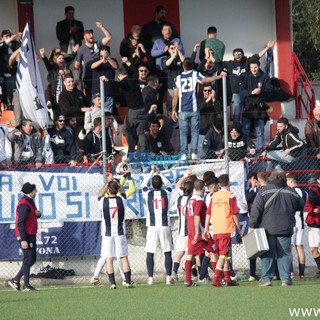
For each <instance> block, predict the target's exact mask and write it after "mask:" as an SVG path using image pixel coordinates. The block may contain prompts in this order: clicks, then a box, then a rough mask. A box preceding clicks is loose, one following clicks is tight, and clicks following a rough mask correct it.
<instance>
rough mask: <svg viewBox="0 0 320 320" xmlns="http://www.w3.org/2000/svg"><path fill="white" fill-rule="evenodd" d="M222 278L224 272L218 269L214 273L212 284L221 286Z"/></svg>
mask: <svg viewBox="0 0 320 320" xmlns="http://www.w3.org/2000/svg"><path fill="white" fill-rule="evenodd" d="M221 276H222V270H220V269H216V270H215V272H214V276H213V280H212V284H213V285H220V286H221Z"/></svg>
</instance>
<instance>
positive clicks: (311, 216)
mask: <svg viewBox="0 0 320 320" xmlns="http://www.w3.org/2000/svg"><path fill="white" fill-rule="evenodd" d="M311 190H312V191H313V192H315V193H316V195H317V196H318V197H320V190H319V189H318V188H312V189H311ZM316 207H318V206H316V205H314V204H312V203H311V202H310V197H308V198H307V200H306V204H305V208H304V211H305V212H308V215H307V217H306V224H307V225H308V226H310V225H311V226H312V225H317V226H320V213H315V212H313V211H314V209H315V208H316Z"/></svg>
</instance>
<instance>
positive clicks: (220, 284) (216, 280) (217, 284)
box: [212, 278, 222, 288]
mask: <svg viewBox="0 0 320 320" xmlns="http://www.w3.org/2000/svg"><path fill="white" fill-rule="evenodd" d="M212 285H213V286H214V287H217V288H221V287H222V283H221V281H220V280H219V279H215V278H213V280H212Z"/></svg>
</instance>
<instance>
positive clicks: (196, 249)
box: [188, 237, 203, 256]
mask: <svg viewBox="0 0 320 320" xmlns="http://www.w3.org/2000/svg"><path fill="white" fill-rule="evenodd" d="M192 240H193V238H192V239H190V238H189V237H188V254H192V255H193V256H197V255H198V256H200V255H201V254H202V252H203V241H202V240H200V241H198V242H197V243H196V244H193V243H192Z"/></svg>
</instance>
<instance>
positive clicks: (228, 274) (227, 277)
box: [223, 270, 232, 282]
mask: <svg viewBox="0 0 320 320" xmlns="http://www.w3.org/2000/svg"><path fill="white" fill-rule="evenodd" d="M223 274H224V278H225V279H226V281H227V282H231V281H232V280H231V278H230V271H229V270H228V271H223Z"/></svg>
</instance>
